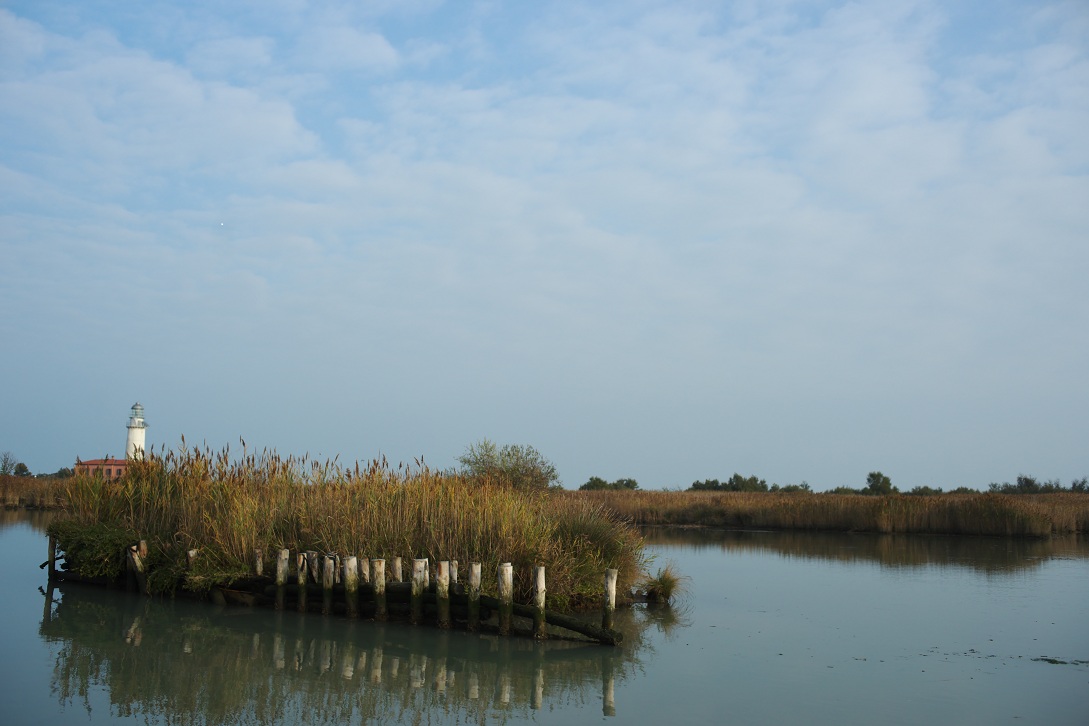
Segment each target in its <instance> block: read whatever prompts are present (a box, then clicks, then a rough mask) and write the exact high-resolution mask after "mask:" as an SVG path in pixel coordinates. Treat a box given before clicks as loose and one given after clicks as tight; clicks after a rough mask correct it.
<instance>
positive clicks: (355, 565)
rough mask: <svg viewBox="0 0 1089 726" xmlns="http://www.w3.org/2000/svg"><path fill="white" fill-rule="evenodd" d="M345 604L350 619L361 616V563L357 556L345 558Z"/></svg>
mask: <svg viewBox="0 0 1089 726" xmlns="http://www.w3.org/2000/svg"><path fill="white" fill-rule="evenodd" d="M341 579H342V580H343V582H344V603H345V606H346V607H347V609H348V617H349V618H354V617H358V615H359V562H358V560H356V557H355V555H348V556H347V557H345V558H344V577H343V578H341Z"/></svg>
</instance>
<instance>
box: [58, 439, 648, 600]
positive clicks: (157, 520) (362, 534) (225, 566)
mask: <svg viewBox="0 0 1089 726" xmlns="http://www.w3.org/2000/svg"><path fill="white" fill-rule="evenodd" d="M66 493H67V497H68V500H69V507H68V514H67V517H65V518H64V519H62V520H60V521H59V522H58V523H57V524H56V525H55V526H54V527H53V529H52V530H51V531H53V533H55V534H56V535H57V536H58V542H59V544H60V546H61V548H62V549H63V550H64V551H65V552H66V554H67V555H68V556H69V558H70V560H72V559H74V560H75V562H74V563H73V564H74V565H75V566H77V567H80V568H82V567H84V566H89V565H90V563H91V562H94V563H96V564H95V567H96V568H98V565H99V564H100V563H102V562H104V561H109V557H110V556H112V555H111V554H110V553H108V552H99V551H98V550H97V549H96V547H98V546H99V545H96V544H95V542H98V543H99V544H103V543H108V544H109V546H110V547H113V546H114V544H116V542H115V540H112V539H108V538H103V537H102V532H101V531H100V528H105V529H106V530H107V531H109V532H112V533H115V535H116V536H117V537H120V538H121V539H126V540H127V541H135V540H137V539H144V540H147V542H148V543H149V547H150V550H151V564H152V574H151V575H150V576H149V585H150V587H152V588H153V589H154V590H156V591H171V590H173V589H175V588H177V587H183V588H186V589H190V590H197V591H199V590H203V589H207V588H209V587H211V586H213V585H218V584H226V583H228V582H230V581H232V580H234V579H238V578H241V577H244V576H246V575H247V574H248V573H249V572H251V571H252V560H253V553H254V550H255V549H257V548H261V549H262V550H263V551H264V552H265V553H269V554H268V555H267V556H268V557H269V558H270V564H271V558H274V556H275V555H274V554H272V553H275V552H277V551H278V550H280V549H283V548H287V549H290V550H294V551H299V550H317V551H320V552H339V553H342V554H355V555H357V556H361V557H368V558H372V557H385V558H387V559H389V558H392V557H394V556H398V555H399V556H401V557H405V558H413V557H427V558H430V559H431V560H432V561H437V560H440V559H443V560H446V559H456V560H458V561H459V562H462V563H469V562H474V561H476V562H480V563H481V564H482V568H483V572H484V573H485V576H484V578H483V579H484V583H483V589H484V592H485V593H487V594H495V589H496V586H495V582H494V577H489V573H494V572H495V571H496V569H497V568H498V565H499V563H500V562H511V563H513V564H514V568H515V592H516V597H518V598H519V599H521V600H523V601H527V600H528V599H529V598H530V595H531V590H532V583H531V582H530V577H531V572H532V568H533V566H534V565H538V564H540V565H544V566H545V567H546V568H547V573H548V598H549V603H550V605H549V606H550V607H554V608H557V609H564V608H571V607H574V606H577V605H579V604H581V603H584V602H595V603H596V602H597V601H598V600H599V599H600V590H601V585H600V580H601V575H602V573H603V572H604V570H605V569H606V568H608V567H616V568H618V569H619V570H620V572H621V578H622V581H623V583H626V584H627V585H628V586H630V584H631V583H633V582H635V581H636V580H637V579H639V578H640V577H641V576H642V570H643V554H642V547H643V544H642V538H641V537H640V535H639V534H638V532H637V531H636V530H635V529H634V527H632V526H631V525H630V524H628V523H626V522H624V521H623V520H622V519H621V518H620V517H618V516H617V515H615V514H614V513H612V512H611V511H609V510H608V509H606V508H605V507H603V506H602V505H600V504H598V503H595V502H592V501H579V500H571V499H566V498H563V497H557V496H555V495H553V494H550V493H548V492H540V493H533V492H524V491H519V490H515V489H512V488H510V487H509V486H504V485H501V484H499V483H495V482H490V481H487V480H483V481H481V480H479V479H477V480H473V481H469V480H467V479H463V478H462V477H460V476H457V475H450V474H447V473H439V472H434V471H431V470H429V469H427V468H426V467H424V466H422V465H421V466H417V467H415V468H409V467H405V466H400V467H398V468H397V469H392V468H391V467H389V466H388V465H386V464H385V462H381V461H375V462H371V463H370V464H368V465H366V466H361V465H358V464H357V465H355V466H354V467H352V468H344V467H340V466H338V465H336V463H335V462H324V463H317V462H312V461H309V460H307V459H306V458H305V457H304V458H301V459H299V458H282V457H279V456H278V455H276V454H275V453H270V452H264V453H262V454H260V455H254V454H251V455H247V456H244V457H243V458H242V459H241V460H239V461H232V460H231V459H230V458H229V455H228V452H227V451H223V452H219V453H215V454H213V453H212V452H210V451H208V450H204V451H200V450H188V449H185V448H183V449H182V450H180V451H178V452H174V451H171V452H166V453H162V454H160V455H151V456H149V457H148V459H147V460H146V461H142V462H132V463H130V465H129V467H128V470H127V471H126V473H125V475H124V476H123V477H122V478H121V479H119V480H116V481H109V482H107V481H104V480H102V479H101V478H96V477H89V476H76V477H73V478H72V479H70V480H68V482H67V492H66ZM83 533H95V534H96V538H95V542H87V541H84V540H87V539H88V537H84V535H83ZM189 549H199V550H200V554H199V556H198V557H197V559H196V561H195V563H194V565H193V566H192V567H191V568H187V566H186V564H185V552H186V551H187V550H189ZM88 557H89V558H91V559H90V560H87V561H85V560H83V559H81V558H88ZM85 562H86V565H85Z"/></svg>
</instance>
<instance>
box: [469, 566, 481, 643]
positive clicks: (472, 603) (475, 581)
mask: <svg viewBox="0 0 1089 726" xmlns="http://www.w3.org/2000/svg"><path fill="white" fill-rule="evenodd" d="M467 594H468V610H469V622H468V625H467V627H468V629H469V630H476V629H477V628H478V627H480V563H479V562H473V563H472V564H470V565H469V592H468V593H467Z"/></svg>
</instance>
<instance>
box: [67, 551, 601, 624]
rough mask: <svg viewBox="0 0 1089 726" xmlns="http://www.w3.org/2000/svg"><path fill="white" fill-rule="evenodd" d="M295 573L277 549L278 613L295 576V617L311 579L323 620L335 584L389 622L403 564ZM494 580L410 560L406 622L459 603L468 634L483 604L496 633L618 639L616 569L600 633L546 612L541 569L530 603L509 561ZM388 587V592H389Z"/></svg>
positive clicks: (334, 564)
mask: <svg viewBox="0 0 1089 726" xmlns="http://www.w3.org/2000/svg"><path fill="white" fill-rule="evenodd" d="M147 553H148V549H147V543H146V542H145V541H143V540H141V541H140V542H139V543H137V544H134V545H131V546H130V547H128V549H127V550H126V555H125V556H126V560H127V568H128V572H129V574H130V581H131V582H132V583H133V584H134V585H135V589H138V590H139V591H140V592H142V593H147V591H148V590H147V573H146V570H145V564H144V561H145V559H146V558H147ZM198 555H199V551H198V550H195V549H194V550H189V552H188V553H187V557H188V561H189V563H190V565H192V562H193V560H194V559H195V558H196V557H197V556H198ZM55 559H56V543H55V541H54V539H53V538H52V537H50V538H49V572H50V576H52V575H53V573H54V562H55ZM294 559H295V571H294V573H291V572H290V564H291V560H292V557H291V551H290V550H288V549H282V550H280V551H279V553H278V554H277V557H276V575H275V584H274V585H273V586H271V587H273V588H274V593H275V607H276V609H278V610H282V609H283V608H284V605H285V600H286V596H287V594H288V589H289V582H290V580H291V579H292V578H291V575H292V574H294V578H293V579H294V585H295V593H296V602H297V606H298V610H299V612H306V610H307V608H308V607H309V604H308V601H307V590H308V583H309V582H310V581H313V582H315V583H317V584H318V585H320V587H321V592H322V606H321V611H322V613H323V614H325V615H328V614H330V613H332V611H333V591H334V586H337V585H339V586H340V588H341V589H342V591H343V594H344V608H345V611H346V613H347V615H348V617H350V618H355V617H359V614H360V604H361V596H367V597H369V598H371V599H373V603H374V615H373V616H374V619H375V620H386V619H387V618H388V616H389V606H388V603H389V594H390V592H391V590H396V591H398V593H399V592H400V591H402V590H403V589H405V583H403V577H402V559H401V558H400V557H394V558H392V560H391V561H390V562H389V565H390V568H389V573H388V574H389V578H388V580H389V581H387V570H386V564H387V563H386V560H385V559H383V558H375V559H370V560H368V559H367V558H365V557H364V558H359V557H356V556H355V555H348V556H346V557H341V556H340V555H337V554H326V555H324V556H322V555H321V554H320V553H318V552H316V551H313V550H311V551H307V552H296V553H295V558H294ZM254 573H255V575H257V576H258V577H263V576H264V552H263V551H262V550H260V549H258V550H256V551H255V553H254ZM496 574H497V578H498V582H497V585H498V587H497V589H498V597H496V598H492V597H490V596H486V595H483V594H481V591H480V589H481V588H480V582H481V565H480V563H479V562H473V563H471V564H470V565H469V577H468V585H467V587H461V586H460V585H459V581H458V561H457V560H442V561H440V562H438V567H437V568H436V572H435V578H434V584H433V585H432V583H431V576H430V560H428V559H424V558H418V559H413V560H412V578H411V580H410V581H409V588H408V589H409V604H410V605H409V618H410V620H411V622H412V623H413V624H418V623H421V622H423V619H424V617H423V616H424V603H425V601H427V602H429V603H430V602H432V601H433V602H434V603H435V606H436V610H437V616H436V620H437V624H438V627H440V628H449V627H451V625H452V617H451V602H452V601H454V600H456V601H457V602H458V604H459V605H461V604H464V606H465V610H466V627H467V629H468V630H476V629H477V628H479V626H480V622H481V620H480V610H481V605H482V604H483V605H485V606H486V607H489V608H492V609H494V610H496V611H497V613H498V627H499V634H500V635H507V634H509V633H510V632H511V621H512V618H513V616H514V615H519V616H521V617H527V618H530V619H532V621H533V629H532V634H533V637H534V638H538V639H543V638H545V637H547V627H546V626H547V625H553V626H558V627H561V628H565V629H567V630H572V631H574V632H577V633H580V634H582V635H586V636H588V637H591V638H593V639H595V640H598V641H600V642H603V643H608V644H611V645H618V644H619V643H620V641H621V639H622V636H621V634H620V633H618V632H616V631H615V630H613V622H614V614H615V611H616V581H617V574H618V571H617V570H615V569H607V570H605V580H604V597H603V601H602V618H601V627H600V628H598V627H596V626H594V625H592V624H590V623H588V622H586V621H585V620H581V619H578V618H573V617H570V616H568V615H564V614H562V613H557V612H550V611H548V610H547V609H546V608H545V593H546V588H545V568H544V567H543V566H539V565H538V566H536V567H535V568H534V578H533V599H532V603H531V604H529V605H523V604H521V603H515V602H514V567H513V565H512V564H511V563H510V562H504V563H501V564H500V565H499V568H498V572H497V573H496ZM391 586H392V587H391Z"/></svg>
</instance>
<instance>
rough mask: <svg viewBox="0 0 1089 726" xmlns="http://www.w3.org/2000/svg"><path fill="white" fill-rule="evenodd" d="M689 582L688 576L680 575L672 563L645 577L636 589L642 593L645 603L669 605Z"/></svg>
mask: <svg viewBox="0 0 1089 726" xmlns="http://www.w3.org/2000/svg"><path fill="white" fill-rule="evenodd" d="M690 580H691V578H689V577H688V576H686V575H682V574H680V572H679V571H678V570H677V567H676V565H675V564H674V563H672V562H669V563H666V565H665V567H660V568H658V572H657V573H656V574H655V575H653V576H647V578H646V579H644V580H643V581H642V582H641V583H640V584H639V588H638V589H639V590H641V591H642V593H643V595H644V596H645V597H646V599H647V602H651V603H657V604H659V605H669V604H670V603H672V602H673V599H674V598H675V597H677V596H678V595H681V594H683V593H684V592H685V590H686V588H687V584H688V582H689V581H690Z"/></svg>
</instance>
